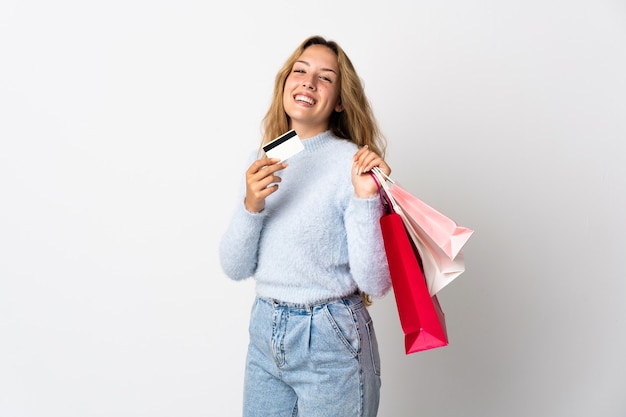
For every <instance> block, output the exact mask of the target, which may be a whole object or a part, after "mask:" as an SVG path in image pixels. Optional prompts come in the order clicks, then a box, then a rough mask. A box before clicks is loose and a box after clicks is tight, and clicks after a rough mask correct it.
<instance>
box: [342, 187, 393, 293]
mask: <svg viewBox="0 0 626 417" xmlns="http://www.w3.org/2000/svg"><path fill="white" fill-rule="evenodd" d="M382 210H383V209H382V205H381V202H380V198H379V197H373V198H358V197H356V196H353V197H352V198H351V200H350V202H349V204H348V207H347V209H346V212H345V225H346V234H347V240H348V256H349V262H350V270H351V272H352V277H353V279H354V280H355V282H356V283H357V285H358V286H359V289H360V290H361V291H364V292H366V293H367V294H369V295H371V296H372V297H382V296H384V295H385V294H386V293H387V292H388V291H389V290H390V288H391V279H390V276H389V267H388V266H387V255H386V254H385V246H384V243H383V237H382V233H381V231H380V217H381V215H382Z"/></svg>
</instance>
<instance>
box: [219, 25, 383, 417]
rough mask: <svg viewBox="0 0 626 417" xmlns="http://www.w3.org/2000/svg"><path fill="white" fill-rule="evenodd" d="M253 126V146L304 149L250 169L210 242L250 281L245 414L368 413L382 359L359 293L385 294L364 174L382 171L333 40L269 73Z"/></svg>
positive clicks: (316, 41) (356, 86) (364, 109)
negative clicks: (257, 130)
mask: <svg viewBox="0 0 626 417" xmlns="http://www.w3.org/2000/svg"><path fill="white" fill-rule="evenodd" d="M263 126H264V137H263V141H262V144H264V143H267V142H269V141H271V140H272V139H274V138H275V137H278V136H280V135H282V134H283V133H285V132H286V131H288V130H291V129H294V130H295V131H296V133H297V134H298V137H299V138H300V139H302V143H303V145H304V151H302V152H300V153H298V154H296V155H294V156H293V157H291V158H289V160H288V161H287V163H280V161H278V160H276V159H270V158H266V157H261V158H260V159H257V160H255V161H254V162H252V163H251V165H250V167H249V169H248V170H247V171H246V175H245V177H246V186H245V196H243V203H242V204H240V205H239V206H238V207H237V209H236V210H235V212H234V214H233V218H232V219H231V222H230V225H229V227H228V229H227V231H226V233H225V234H224V236H223V238H222V241H221V244H220V260H221V263H222V268H223V269H224V271H225V273H226V274H227V275H228V276H229V277H230V278H232V279H235V280H242V279H245V278H248V277H254V279H255V280H256V294H257V297H256V299H255V302H254V305H253V307H252V312H251V320H250V329H249V330H250V343H249V346H248V356H247V362H246V374H245V384H244V406H243V408H244V416H263V417H268V416H272V417H280V416H285V417H287V416H296V415H297V416H300V417H310V416H335V417H350V416H375V415H376V414H377V410H378V402H379V392H380V359H379V355H378V346H377V342H376V336H375V334H374V329H373V327H372V321H371V318H370V316H369V313H368V311H367V309H366V307H365V304H364V299H363V298H362V296H361V295H360V292H363V293H366V294H368V296H372V297H382V296H384V295H385V294H386V293H387V292H388V291H389V289H390V287H391V282H390V278H389V270H388V266H387V260H386V256H385V252H384V246H383V243H382V237H381V233H380V226H379V219H380V216H381V214H382V207H381V202H380V198H379V196H378V190H377V186H376V183H375V182H374V181H373V179H372V178H371V176H370V175H369V174H368V171H369V170H371V169H372V168H373V167H375V166H378V167H380V168H381V169H382V170H383V171H384V172H385V173H390V168H389V166H388V165H387V164H386V163H385V161H384V160H383V158H382V155H383V154H384V141H383V139H382V136H381V135H380V132H379V129H378V127H377V124H376V121H375V119H374V117H373V114H372V110H371V107H370V105H369V103H368V100H367V98H366V96H365V93H364V91H363V87H362V85H361V82H360V79H359V77H358V75H357V73H356V71H355V69H354V67H353V65H352V63H351V61H350V60H349V58H348V57H347V55H346V54H345V53H344V51H343V50H342V49H341V47H339V45H338V44H337V43H335V42H333V41H328V40H326V39H324V38H322V37H319V36H314V37H311V38H308V39H306V40H305V41H304V42H302V44H301V45H300V46H299V47H298V48H297V49H296V50H295V51H294V53H293V54H292V55H291V57H290V58H289V59H288V60H287V61H286V63H285V64H284V66H283V67H282V69H281V70H280V71H279V73H278V74H277V76H276V80H275V89H274V97H273V102H272V105H271V106H270V108H269V110H268V112H267V114H266V116H265V118H264V121H263ZM255 158H256V156H255Z"/></svg>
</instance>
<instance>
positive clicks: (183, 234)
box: [0, 0, 626, 417]
mask: <svg viewBox="0 0 626 417" xmlns="http://www.w3.org/2000/svg"><path fill="white" fill-rule="evenodd" d="M311 34H322V35H324V36H327V37H330V38H333V39H336V40H337V41H339V42H340V43H341V44H342V46H343V47H344V48H345V49H346V50H347V52H348V53H349V55H350V56H351V58H352V59H353V61H354V63H355V65H356V66H357V69H358V70H359V72H360V74H361V76H362V78H363V79H364V81H365V86H366V90H367V93H368V94H369V97H370V99H371V101H372V103H373V106H374V109H375V111H376V113H377V115H378V117H379V120H380V122H381V125H382V128H383V130H384V131H385V133H386V134H387V136H388V138H389V141H390V147H389V154H388V160H389V162H390V164H391V165H392V167H393V170H394V171H393V176H394V177H395V178H396V180H398V181H399V182H400V183H401V184H402V185H404V186H405V188H408V189H409V190H410V191H412V192H414V193H415V194H417V195H419V196H420V197H422V198H423V199H424V200H426V201H428V202H430V203H431V204H432V205H433V206H435V207H436V208H439V209H440V210H441V211H443V212H445V213H447V214H448V215H450V216H451V217H453V218H454V219H455V220H457V221H458V222H459V223H461V224H463V225H466V226H468V227H472V228H474V229H475V230H476V233H475V235H474V236H473V237H472V239H471V240H470V243H469V244H468V246H467V249H466V265H467V271H466V272H465V273H464V274H463V275H461V277H460V278H459V279H458V280H457V281H455V282H453V283H452V284H450V286H448V287H447V288H446V289H444V290H443V291H442V293H440V294H441V296H440V300H441V302H442V304H443V307H444V309H445V311H446V314H447V322H448V329H449V333H450V338H451V344H450V346H448V347H446V348H443V349H437V350H433V351H428V352H422V353H418V354H414V355H409V356H406V355H404V352H403V346H402V334H401V332H400V328H399V325H398V320H397V316H396V312H395V304H394V301H393V295H391V294H390V295H389V296H388V297H385V298H384V299H382V300H379V301H377V302H376V303H375V305H374V306H373V307H372V315H373V316H374V320H375V322H376V325H377V332H378V337H379V342H380V348H381V352H382V360H383V381H384V382H383V385H384V386H383V392H382V404H381V412H380V415H381V416H385V417H387V416H394V417H404V416H411V417H412V416H433V417H434V416H442V417H449V416H459V417H492V416H493V417H496V416H498V417H499V416H508V417H518V416H519V417H522V416H546V417H561V416H562V417H578V416H580V417H587V416H592V415H593V416H602V417H618V416H624V415H626V399H625V398H626V397H624V387H625V386H626V359H625V356H624V354H623V352H624V351H626V337H625V336H624V332H623V329H624V324H623V323H624V319H625V318H626V307H625V303H624V299H625V295H626V285H625V284H624V279H623V278H624V272H623V259H624V255H625V254H626V243H624V236H626V221H625V220H624V216H623V212H624V209H625V208H626V196H625V192H624V190H626V168H624V162H625V156H624V154H625V151H626V145H625V143H624V142H625V139H626V118H625V117H624V116H625V115H626V98H625V97H626V81H625V80H626V77H624V74H626V5H625V4H624V2H623V1H617V0H614V1H611V0H595V1H592V0H588V1H582V0H575V1H564V0H563V1H551V2H550V1H542V2H539V1H496V0H493V1H489V0H482V1H476V2H465V1H451V2H443V3H442V2H427V1H414V2H409V1H407V2H401V1H398V0H392V1H385V2H379V3H373V2H362V1H361V2H359V1H345V2H336V1H320V2H308V3H297V2H290V1H269V2H255V1H243V2H228V3H226V2H225V3H224V4H216V3H213V2H205V1H180V0H179V1H147V0H143V1H142V0H125V1H108V2H79V1H73V2H72V1H68V0H62V1H56V2H45V1H17V0H8V1H7V0H5V1H4V2H3V3H2V5H0V198H1V204H0V338H1V339H0V416H2V417H25V416H28V417H32V416H45V417H57V416H58V417H61V416H63V417H88V416H116V417H121V416H129V417H130V416H132V417H139V416H146V417H147V416H150V417H157V416H168V417H169V416H186V417H192V416H220V417H222V416H223V417H230V416H237V415H239V414H240V410H241V406H240V403H241V392H242V372H243V363H244V356H245V348H246V340H247V334H246V332H247V320H248V311H249V306H250V303H251V301H252V298H253V284H252V282H246V283H234V282H231V281H229V280H228V279H227V278H226V277H225V276H224V275H223V273H222V272H221V270H220V268H219V264H218V259H217V245H218V241H219V237H220V235H221V233H222V231H223V230H224V227H225V220H226V219H227V218H228V216H229V214H228V213H229V212H230V210H231V209H232V206H233V204H235V201H234V192H233V190H234V189H235V188H236V186H237V185H238V182H239V181H240V180H241V178H242V177H241V176H242V175H243V165H242V163H243V160H242V158H243V156H244V155H246V154H247V152H248V151H249V150H250V149H252V148H253V147H254V146H256V145H257V142H258V138H259V131H260V120H261V117H262V116H263V114H264V112H265V109H266V107H267V105H268V103H269V99H270V93H271V88H272V83H273V77H274V75H275V72H276V70H277V69H278V68H279V67H280V65H281V64H282V63H283V61H284V59H285V58H286V57H287V55H288V54H289V53H291V51H292V50H293V49H294V48H295V47H296V46H297V44H298V43H299V42H300V41H301V40H302V39H303V38H304V37H306V36H308V35H311Z"/></svg>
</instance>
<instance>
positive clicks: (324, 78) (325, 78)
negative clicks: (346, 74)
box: [320, 75, 333, 83]
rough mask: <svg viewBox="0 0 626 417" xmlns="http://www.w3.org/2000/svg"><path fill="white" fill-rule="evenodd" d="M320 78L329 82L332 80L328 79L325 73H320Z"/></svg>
mask: <svg viewBox="0 0 626 417" xmlns="http://www.w3.org/2000/svg"><path fill="white" fill-rule="evenodd" d="M320 79H321V80H323V81H326V82H329V83H332V82H333V80H332V79H330V78H329V77H326V76H325V75H320Z"/></svg>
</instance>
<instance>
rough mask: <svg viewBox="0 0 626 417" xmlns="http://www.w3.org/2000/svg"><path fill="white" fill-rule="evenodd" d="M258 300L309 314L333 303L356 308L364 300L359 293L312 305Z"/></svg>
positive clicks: (269, 299)
mask: <svg viewBox="0 0 626 417" xmlns="http://www.w3.org/2000/svg"><path fill="white" fill-rule="evenodd" d="M257 298H258V299H259V300H261V301H265V302H266V303H269V304H271V305H273V306H274V308H283V309H287V310H292V311H298V310H300V311H309V312H310V311H313V310H316V309H319V308H321V307H324V306H325V305H327V304H332V303H337V302H342V303H344V304H345V305H346V306H348V307H351V306H356V305H358V304H359V303H361V304H362V303H363V299H362V298H361V293H360V292H358V291H357V292H355V293H354V294H350V295H347V296H345V297H340V298H331V299H327V300H322V301H317V302H314V303H311V304H302V303H290V302H285V301H280V300H275V299H273V298H266V297H257Z"/></svg>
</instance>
